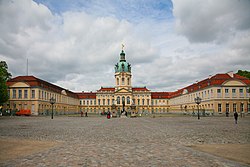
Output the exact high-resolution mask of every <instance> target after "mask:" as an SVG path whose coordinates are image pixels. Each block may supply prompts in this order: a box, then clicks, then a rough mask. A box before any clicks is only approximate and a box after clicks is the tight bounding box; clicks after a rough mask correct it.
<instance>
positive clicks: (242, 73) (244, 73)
mask: <svg viewBox="0 0 250 167" xmlns="http://www.w3.org/2000/svg"><path fill="white" fill-rule="evenodd" d="M236 74H238V75H240V76H243V77H247V78H248V79H250V72H249V71H246V70H245V71H242V70H238V72H237V73H236Z"/></svg>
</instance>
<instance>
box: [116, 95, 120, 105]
mask: <svg viewBox="0 0 250 167" xmlns="http://www.w3.org/2000/svg"><path fill="white" fill-rule="evenodd" d="M116 101H117V104H120V96H118V97H117V100H116Z"/></svg>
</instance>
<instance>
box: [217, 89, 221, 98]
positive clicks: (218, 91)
mask: <svg viewBox="0 0 250 167" xmlns="http://www.w3.org/2000/svg"><path fill="white" fill-rule="evenodd" d="M217 97H221V89H217Z"/></svg>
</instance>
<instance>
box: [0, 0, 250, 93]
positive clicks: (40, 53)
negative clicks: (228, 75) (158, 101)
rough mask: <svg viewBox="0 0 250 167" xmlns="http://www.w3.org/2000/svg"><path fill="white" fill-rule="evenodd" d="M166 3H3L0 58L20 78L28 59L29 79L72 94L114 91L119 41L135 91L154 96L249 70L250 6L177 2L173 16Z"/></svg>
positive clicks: (231, 2)
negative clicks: (247, 8) (141, 88)
mask: <svg viewBox="0 0 250 167" xmlns="http://www.w3.org/2000/svg"><path fill="white" fill-rule="evenodd" d="M65 2H67V3H65ZM162 2H163V1H157V2H156V1H151V0H149V1H145V3H144V1H136V2H134V1H122V2H121V4H120V3H118V1H107V3H105V4H104V3H103V1H87V2H86V3H85V1H74V3H70V5H69V6H67V4H68V1H67V0H63V1H61V3H60V4H59V6H60V7H58V6H57V3H56V4H54V1H47V0H42V4H41V3H36V2H33V1H31V0H21V1H0V25H1V26H0V59H1V60H5V61H7V64H8V66H9V69H10V72H11V73H12V75H13V76H17V75H26V59H27V58H28V59H29V74H30V75H35V76H37V77H39V78H41V79H44V80H46V81H49V82H52V83H54V84H57V85H59V86H62V87H64V88H66V89H69V90H72V91H91V90H92V91H95V90H97V89H99V88H100V87H101V86H108V87H112V86H114V85H115V80H114V65H115V64H116V63H117V62H118V61H119V56H120V55H119V54H120V51H121V44H122V43H123V44H125V53H126V59H127V61H128V62H129V63H131V65H132V75H133V77H132V85H133V86H147V87H148V88H149V89H151V90H152V91H174V90H176V89H180V88H182V87H184V86H187V85H189V84H192V83H193V82H194V81H196V80H201V79H204V78H206V77H208V76H209V75H213V74H216V73H225V72H227V71H231V70H233V71H237V70H238V69H242V70H250V65H249V63H248V62H250V60H249V58H250V56H249V55H250V50H249V44H250V35H249V34H250V33H249V25H248V23H249V22H248V21H247V18H248V17H249V15H246V13H247V11H245V10H243V9H244V7H245V6H246V5H247V4H245V5H237V3H238V1H237V2H236V1H230V2H228V1H220V2H218V3H217V6H216V5H214V1H206V3H205V2H202V3H201V2H200V1H195V2H194V1H188V3H186V1H185V2H183V1H181V2H180V1H173V6H174V9H173V12H174V16H175V18H172V17H171V16H172V13H171V14H169V11H171V10H172V6H171V4H172V3H169V2H166V3H163V7H162V8H161V7H160V6H161V5H160V4H161V3H162ZM226 2H228V3H226ZM239 2H242V3H247V2H246V1H239ZM224 3H226V4H224ZM43 4H45V5H43ZM107 4H108V5H107ZM169 4H170V5H169ZM232 4H233V5H235V6H234V8H233V9H231V8H230V7H232ZM140 5H141V8H140ZM104 6H107V8H103V7H104ZM99 9H100V10H99ZM121 9H122V10H121ZM165 10H166V11H165ZM119 12H120V13H119ZM164 14H166V17H165V16H163V15H164ZM134 16H136V18H135V19H134V20H133V17H134ZM236 16H237V17H238V18H239V19H235V18H236ZM204 20H205V21H204ZM232 20H233V22H232V23H231V24H230V21H232ZM210 24H211V25H210ZM194 29H195V30H196V31H193V30H194ZM175 32H178V33H175ZM222 39H223V40H222Z"/></svg>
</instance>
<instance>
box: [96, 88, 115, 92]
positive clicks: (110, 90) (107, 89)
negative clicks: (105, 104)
mask: <svg viewBox="0 0 250 167" xmlns="http://www.w3.org/2000/svg"><path fill="white" fill-rule="evenodd" d="M100 91H108V92H114V91H115V88H104V87H101V89H99V90H97V92H100Z"/></svg>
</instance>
